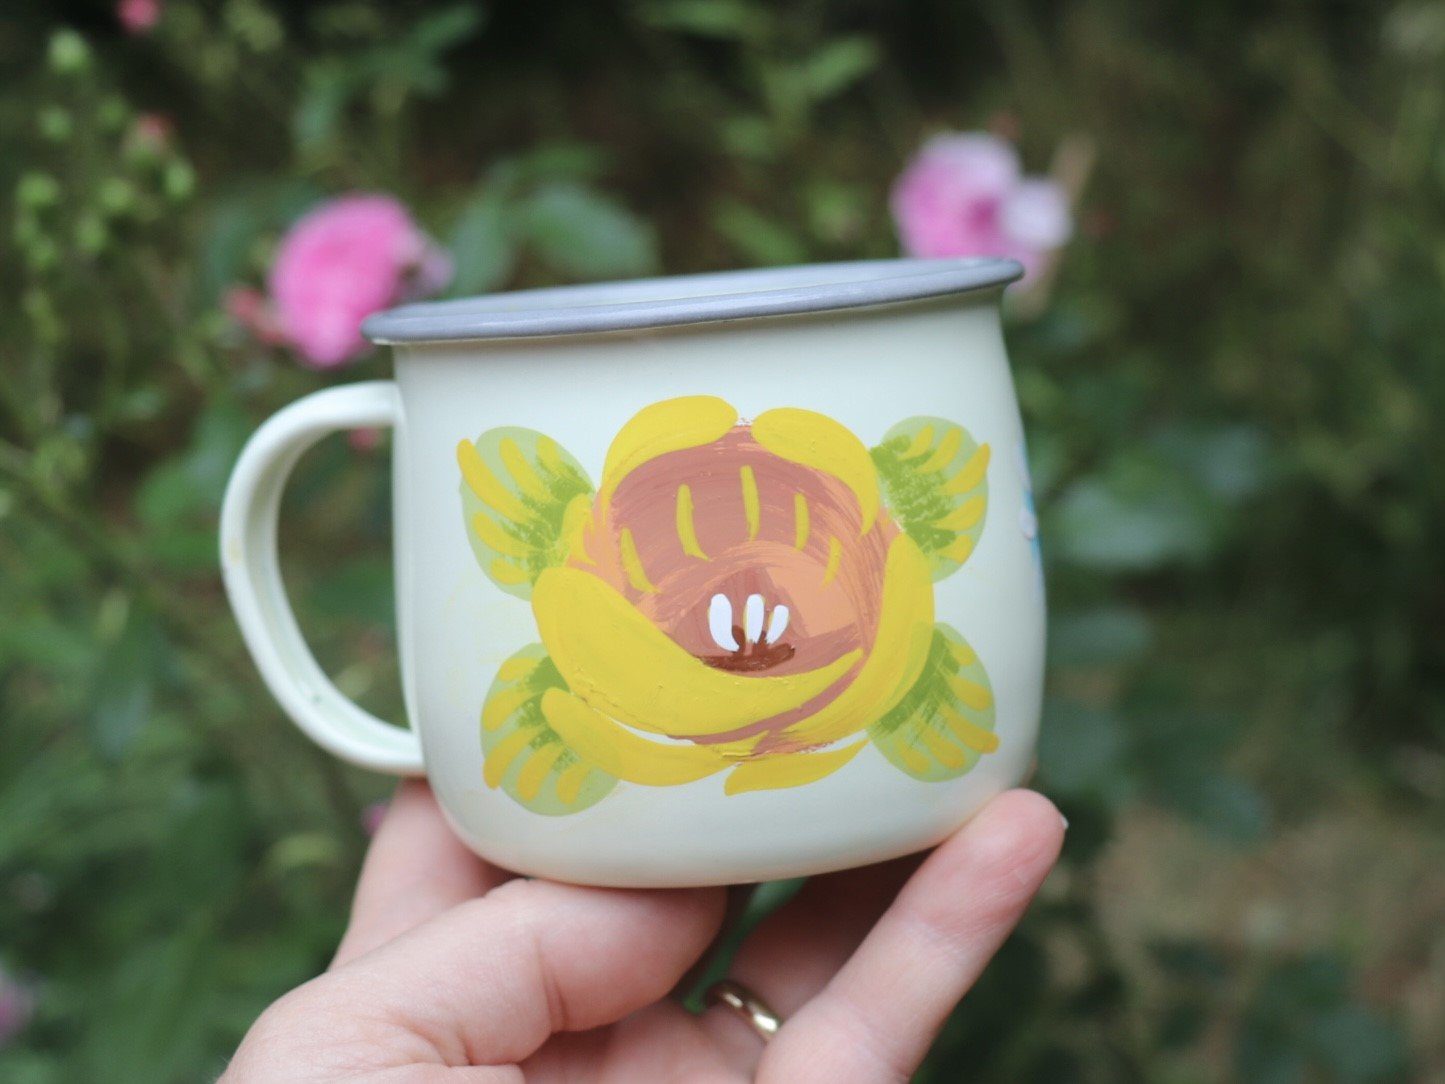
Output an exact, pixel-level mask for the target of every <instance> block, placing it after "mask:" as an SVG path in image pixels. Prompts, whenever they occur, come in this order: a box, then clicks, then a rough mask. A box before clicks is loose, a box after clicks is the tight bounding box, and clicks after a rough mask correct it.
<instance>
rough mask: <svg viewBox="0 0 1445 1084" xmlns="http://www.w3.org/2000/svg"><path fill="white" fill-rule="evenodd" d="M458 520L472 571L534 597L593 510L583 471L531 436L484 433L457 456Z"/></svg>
mask: <svg viewBox="0 0 1445 1084" xmlns="http://www.w3.org/2000/svg"><path fill="white" fill-rule="evenodd" d="M457 452H458V462H459V465H460V467H461V471H462V481H461V495H462V516H463V523H464V525H465V527H466V532H467V538H468V540H469V541H470V542H471V545H472V553H474V554H475V555H476V558H477V563H478V564H479V565H481V567H482V571H483V572H485V573H486V574H487V576H488V577H489V578H490V579H491V581H492V582H493V583H495V584H496V585H497V586H498V587H500V588H501V589H502V590H503V591H506V592H507V593H508V594H512V595H516V596H517V597H518V598H531V597H532V584H534V583H535V582H536V581H537V577H538V576H540V575H541V574H542V572H543V570H544V569H548V568H552V567H554V566H556V565H560V564H562V562H564V561H565V560H566V559H567V549H568V540H569V539H570V538H571V537H572V532H573V529H574V528H575V527H576V525H577V523H578V521H579V519H580V518H581V517H583V516H585V515H586V513H587V511H588V510H589V509H590V507H591V504H592V494H593V489H592V481H591V479H589V478H588V477H587V472H586V471H585V470H583V469H582V465H581V464H580V463H578V462H577V460H575V459H573V458H572V456H571V455H570V454H569V453H568V452H567V450H566V449H565V448H563V447H562V446H561V445H559V444H558V443H557V442H556V441H554V440H552V439H551V438H550V437H548V436H546V435H544V434H542V433H538V432H536V431H535V430H532V429H521V428H517V427H515V426H507V427H504V428H500V429H489V430H487V431H486V432H485V433H483V434H482V435H481V436H479V437H478V438H477V439H476V440H475V441H472V442H471V450H470V451H468V450H467V447H466V442H463V446H462V447H461V448H459V449H458V450H457Z"/></svg>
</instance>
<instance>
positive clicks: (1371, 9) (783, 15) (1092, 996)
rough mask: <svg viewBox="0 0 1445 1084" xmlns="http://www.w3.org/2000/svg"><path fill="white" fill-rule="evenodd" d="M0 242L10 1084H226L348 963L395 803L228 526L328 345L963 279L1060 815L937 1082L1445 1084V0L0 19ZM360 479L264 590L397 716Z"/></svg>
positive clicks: (20, 9) (379, 534)
mask: <svg viewBox="0 0 1445 1084" xmlns="http://www.w3.org/2000/svg"><path fill="white" fill-rule="evenodd" d="M357 192H363V193H370V194H373V195H374V196H377V197H379V199H378V200H376V201H374V202H372V203H370V204H368V205H367V206H368V207H369V208H370V216H369V217H368V215H365V214H363V215H360V216H359V217H360V219H362V220H364V221H363V224H361V225H358V224H357V220H358V215H357V214H356V213H355V212H356V205H355V204H354V203H351V202H349V201H348V199H347V197H348V194H352V193H357ZM380 197H384V198H380ZM338 199H340V201H341V202H339V203H338V202H336V201H337V200H338ZM0 203H3V218H4V230H3V233H0V299H3V300H0V1079H3V1080H4V1081H7V1082H16V1084H49V1082H52V1081H54V1082H61V1081H82V1080H96V1079H106V1080H110V1081H132V1080H134V1081H146V1082H162V1084H164V1082H170V1081H194V1080H200V1079H206V1078H207V1077H208V1074H214V1073H216V1072H218V1071H219V1070H220V1068H221V1067H222V1066H223V1065H224V1062H225V1058H226V1056H227V1054H228V1053H229V1051H230V1050H231V1049H233V1047H234V1045H235V1044H236V1042H237V1041H238V1039H239V1037H240V1035H241V1034H242V1032H243V1031H244V1030H245V1028H246V1027H247V1025H248V1024H249V1023H250V1021H251V1020H252V1019H253V1018H254V1017H255V1015H256V1014H257V1013H258V1012H259V1011H260V1009H261V1008H262V1007H263V1006H264V1005H266V1004H267V1003H268V1002H269V1001H270V1000H272V999H273V998H275V997H276V996H277V995H278V994H280V993H281V992H282V991H284V990H286V989H287V988H289V987H291V986H293V985H295V984H297V983H299V982H300V981H302V980H303V979H305V978H307V977H308V976H310V975H312V974H313V973H315V972H316V971H317V970H318V969H320V968H322V967H323V966H324V965H325V963H326V961H327V959H328V957H329V954H330V952H331V950H332V948H333V946H334V944H335V942H336V939H337V936H338V933H339V930H340V927H341V924H342V922H343V920H344V916H345V914H346V909H347V904H348V899H349V893H350V888H351V885H352V881H353V878H354V876H355V872H356V869H357V864H358V861H359V857H360V854H361V852H362V850H363V848H364V846H365V842H366V828H367V823H368V820H369V818H370V817H372V816H374V810H373V811H372V812H370V813H369V812H368V807H369V805H370V803H373V802H375V801H376V800H378V799H379V798H382V797H383V796H384V795H385V794H386V792H387V790H388V787H389V784H388V782H387V781H386V780H383V779H379V778H375V777H371V776H366V775H363V774H361V773H355V772H352V771H350V770H349V769H346V768H343V767H341V766H339V765H338V764H337V763H335V762H333V761H332V760H330V759H329V758H328V757H327V756H326V755H325V754H323V753H321V752H320V751H319V750H317V749H315V748H313V747H312V746H311V745H310V744H309V743H307V742H306V740H305V739H303V738H302V737H301V736H300V734H299V733H298V732H296V731H294V730H293V729H292V727H291V726H290V724H289V723H288V722H287V721H286V720H285V719H284V718H283V717H282V715H281V714H280V712H279V710H278V709H277V707H276V705H275V704H274V703H273V702H272V700H271V698H270V697H269V696H268V695H267V694H266V693H265V692H264V690H263V689H262V688H261V686H260V684H259V682H258V680H257V678H256V676H255V674H254V672H253V669H252V667H251V665H250V663H249V661H248V659H247V658H246V657H245V655H244V653H243V649H242V646H241V643H240V640H239V638H238V635H237V633H236V630H235V628H234V626H233V624H232V621H231V619H230V616H229V614H228V612H227V609H226V605H225V602H224V600H223V598H222V594H221V588H220V583H219V579H218V575H217V569H216V558H215V549H216V546H215V537H214V535H215V521H216V515H217V508H218V503H219V498H220V494H221V489H222V485H223V483H224V481H225V478H226V475H227V471H228V469H229V467H230V465H231V463H232V462H233V461H234V459H235V457H236V455H237V452H238V450H239V448H240V445H241V443H242V441H243V440H244V439H245V437H246V436H247V434H248V433H249V432H250V431H251V430H252V429H253V428H254V427H255V426H256V425H257V424H258V423H259V422H260V421H261V419H263V418H264V417H266V416H267V415H268V414H270V413H271V412H272V411H273V410H275V409H276V408H278V407H279V406H281V405H282V404H284V403H286V402H288V401H290V400H292V399H294V398H296V397H297V396H299V395H301V394H304V393H305V392H308V391H311V390H314V389H316V388H319V387H322V386H325V385H329V384H335V383H337V382H341V381H349V380H355V379H368V378H377V377H384V376H386V375H388V373H389V360H388V359H387V357H385V356H384V355H382V354H379V353H373V352H368V351H367V350H365V349H364V347H363V346H362V344H361V343H360V341H359V340H357V339H356V337H355V334H354V325H355V321H356V319H358V318H359V315H360V314H358V313H355V312H352V313H349V314H348V312H347V311H346V305H348V304H350V305H353V306H354V305H358V304H361V302H360V301H357V300H355V299H357V298H360V299H362V301H366V300H367V299H371V300H372V302H375V303H376V304H384V303H387V302H389V301H392V300H396V299H398V298H400V297H402V296H415V295H419V294H438V293H440V294H447V295H458V294H468V293H475V292H480V291H490V290H497V289H507V288H514V287H519V286H526V285H535V284H545V283H552V282H568V281H578V280H583V279H595V278H617V277H627V276H633V275H638V274H645V273H651V272H668V273H671V272H685V271H695V270H706V269H714V268H725V267H741V266H753V265H762V264H775V263H790V262H797V261H804V260H831V259H849V258H858V257H874V256H890V255H897V254H899V253H900V251H905V250H906V251H912V252H932V251H939V252H948V251H962V250H967V249H970V248H972V249H979V248H983V249H985V250H987V249H1007V250H1008V251H1011V252H1015V253H1016V254H1018V255H1021V256H1023V257H1025V258H1026V260H1027V261H1028V262H1029V263H1030V267H1031V275H1030V280H1029V281H1028V282H1027V283H1025V284H1024V285H1023V286H1022V287H1019V288H1015V290H1014V291H1012V292H1011V296H1010V298H1009V300H1008V309H1009V312H1008V325H1009V326H1008V336H1009V340H1010V347H1011V353H1012V356H1013V360H1014V365H1015V372H1016V379H1017V383H1018V390H1019V395H1020V398H1021V401H1022V404H1023V410H1024V413H1025V416H1026V421H1027V423H1028V426H1029V431H1030V454H1031V457H1032V460H1033V468H1034V474H1035V485H1036V499H1037V504H1038V509H1039V516H1040V520H1041V524H1042V529H1041V537H1042V543H1043V552H1044V554H1045V558H1046V562H1047V568H1048V579H1049V590H1050V602H1051V627H1052V631H1051V637H1050V677H1049V693H1048V704H1047V714H1046V718H1045V721H1044V732H1043V740H1042V748H1041V751H1040V774H1039V778H1038V785H1040V786H1041V787H1042V788H1043V789H1044V790H1045V791H1047V792H1048V793H1049V794H1051V795H1052V796H1053V797H1054V798H1055V799H1056V800H1057V801H1058V802H1059V803H1060V804H1061V806H1062V807H1063V808H1064V810H1065V811H1066V813H1067V814H1068V816H1069V819H1070V821H1071V822H1072V828H1071V830H1070V832H1069V839H1068V844H1067V850H1066V854H1065V860H1064V863H1063V865H1062V867H1061V868H1060V870H1059V871H1058V873H1057V874H1056V875H1055V876H1054V877H1053V878H1052V879H1051V881H1050V883H1049V884H1048V886H1047V887H1046V889H1045V891H1044V894H1043V897H1042V899H1041V901H1040V904H1039V905H1038V906H1037V907H1036V908H1035V909H1034V911H1033V912H1032V913H1031V915H1030V917H1029V919H1028V920H1027V922H1026V923H1025V925H1024V927H1023V929H1022V930H1021V931H1020V933H1019V934H1018V935H1017V936H1016V937H1015V938H1014V939H1013V940H1012V941H1011V942H1010V943H1009V944H1008V945H1007V947H1006V948H1005V949H1004V950H1003V952H1002V954H1001V955H1000V957H999V959H998V961H997V963H996V965H995V966H994V967H993V968H992V969H991V970H990V971H989V972H988V974H987V976H986V978H985V979H984V981H983V982H982V984H981V985H980V987H979V988H978V989H977V990H976V991H975V992H974V993H973V994H972V995H970V997H969V998H968V1000H967V1001H966V1002H965V1003H964V1005H963V1006H962V1007H961V1008H960V1009H959V1011H958V1012H957V1013H956V1014H955V1016H954V1018H953V1020H952V1021H951V1022H950V1023H949V1025H948V1027H947V1029H946V1030H945V1032H944V1034H943V1036H942V1038H941V1040H940V1042H939V1044H938V1046H937V1049H936V1051H935V1054H934V1056H933V1058H932V1060H931V1062H930V1063H929V1066H928V1068H927V1069H926V1071H925V1072H924V1073H923V1074H922V1077H921V1079H923V1080H925V1081H958V1080H965V1079H966V1080H970V1081H1049V1082H1060V1081H1133V1080H1148V1081H1178V1082H1190V1081H1215V1080H1244V1081H1264V1082H1280V1084H1290V1082H1306V1081H1391V1080H1421V1081H1429V1080H1433V1081H1445V1026H1442V1022H1445V932H1442V931H1445V833H1442V831H1441V828H1442V825H1445V742H1442V739H1445V634H1442V623H1445V431H1442V428H1441V426H1440V425H1439V423H1438V420H1439V418H1440V416H1441V414H1442V413H1445V291H1442V287H1445V3H1442V2H1440V0H1390V2H1380V3H1369V4H1367V3H1358V4H1350V3H1335V4H1313V3H1307V2H1304V0H1295V2H1280V3H1242V2H1232V0H1231V2H1221V3H1207V4H1200V3H1196V2H1194V0H1149V2H1143V0H1074V2H1057V0H1054V2H1051V0H1013V2H1005V0H986V2H980V3H973V2H970V3H958V2H955V0H915V2H912V3H908V4H889V3H885V2H882V0H836V2H832V3H824V2H821V0H816V2H796V3H786V4H784V3H775V2H769V0H549V2H548V3H545V4H543V3H521V2H501V0H498V2H495V3H490V4H482V3H456V2H454V0H431V2H427V3H413V4H408V5H388V4H383V3H379V2H375V3H367V2H357V0H339V2H325V3H301V2H300V0H295V2H291V3H282V2H277V0H209V2H205V3H189V2H181V0H122V2H121V3H119V4H114V3H110V2H100V0H97V2H92V3H80V2H57V3H28V4H27V3H20V2H15V3H9V4H7V5H6V6H5V10H4V12H3V14H0ZM368 222H369V223H370V224H369V225H367V224H365V223H368ZM328 231H331V232H330V233H328ZM388 231H389V232H388ZM327 237H331V239H332V241H333V242H334V243H330V244H328V243H325V242H326V238H327ZM318 238H320V240H319V241H318ZM308 239H309V240H310V242H312V243H311V244H310V245H309V247H308V243H307V242H308ZM287 253H290V256H289V257H288V256H287ZM318 253H319V255H318ZM328 253H329V254H330V255H327V254H328ZM286 259H290V260H291V265H292V266H293V267H294V266H300V267H301V268H302V269H303V270H305V269H307V268H310V269H311V270H312V271H313V272H314V273H315V276H318V278H317V279H316V281H323V280H324V282H327V283H335V284H339V285H337V286H336V290H335V291H334V296H333V295H327V296H330V297H331V301H330V302H329V304H331V305H332V306H333V308H332V309H325V306H324V305H322V307H321V308H312V309H307V308H306V307H305V306H304V305H303V306H302V307H301V309H300V310H299V315H298V309H297V301H296V297H295V295H294V290H293V291H292V293H291V294H288V289H291V287H288V285H287V283H288V282H289V281H291V278H288V276H286V275H282V274H280V273H279V271H278V268H279V267H280V266H281V264H282V263H283V262H284V261H285V260H286ZM308 260H311V261H314V262H313V263H309V264H308V262H307V261H308ZM297 261H299V263H297ZM328 261H330V262H328ZM327 276H330V277H327ZM304 277H305V276H304V275H303V278H304ZM292 278H294V276H292ZM293 285H294V284H293ZM323 293H324V291H323ZM348 298H349V299H351V300H350V301H348V300H346V299H348ZM323 300H324V299H323ZM318 304H321V303H319V302H318ZM323 310H324V311H325V312H326V313H327V314H328V319H329V318H330V317H332V316H334V317H335V319H336V320H337V321H340V323H330V324H327V325H326V326H325V327H319V326H314V325H308V324H307V322H306V321H307V316H306V313H307V312H308V311H309V312H322V311H323ZM333 310H334V311H333ZM346 320H350V323H349V324H347V323H346V322H345V321H346ZM338 327H339V328H340V330H339V331H338V330H337V328H338ZM387 465H388V455H387V449H386V436H385V434H375V433H366V432H362V433H357V434H352V435H351V437H350V438H349V439H348V438H345V437H338V438H335V439H333V440H331V441H329V442H328V443H326V444H325V445H323V446H322V447H321V448H320V449H318V450H317V451H316V452H314V453H312V454H310V455H308V457H307V458H306V459H305V460H304V461H303V462H302V464H301V467H300V469H299V472H298V476H297V478H296V480H295V483H294V484H293V486H292V489H291V492H290V494H289V502H288V506H287V510H286V513H285V515H284V517H283V519H284V523H285V529H284V531H283V539H282V549H283V552H284V554H285V555H286V572H287V576H288V583H289V585H290V588H291V591H292V597H293V600H294V602H295V604H296V607H297V610H298V612H299V614H300V617H301V620H302V624H303V626H304V627H305V628H306V630H307V632H308V634H309V635H310V636H311V638H312V640H313V643H314V644H315V645H316V647H317V651H318V655H319V657H320V658H321V659H322V661H323V663H324V664H325V665H327V667H328V668H329V670H330V672H331V673H332V674H334V675H335V677H336V680H337V681H338V683H339V684H340V685H341V687H342V688H343V689H344V690H345V691H347V692H348V693H350V694H352V695H354V696H356V697H357V698H359V699H360V700H361V701H362V702H363V703H364V704H366V705H367V706H368V707H369V708H371V709H372V710H374V711H376V712H378V713H380V714H383V715H387V716H390V717H393V718H399V717H400V706H399V687H398V678H397V668H396V661H395V653H394V648H393V645H392V604H391V591H392V587H391V574H390V559H391V558H390V543H389V530H388V517H389V507H388V487H389V478H388V469H387Z"/></svg>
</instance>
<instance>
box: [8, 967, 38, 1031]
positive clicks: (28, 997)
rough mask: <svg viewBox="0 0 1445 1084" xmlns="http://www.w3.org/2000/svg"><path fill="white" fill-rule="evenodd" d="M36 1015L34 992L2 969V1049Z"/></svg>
mask: <svg viewBox="0 0 1445 1084" xmlns="http://www.w3.org/2000/svg"><path fill="white" fill-rule="evenodd" d="M34 1014H35V994H34V992H33V991H32V990H31V989H30V987H29V986H27V985H25V984H24V983H22V982H20V981H19V980H18V979H15V978H13V977H11V976H10V975H9V974H8V973H7V972H6V971H5V969H4V968H3V967H0V1047H3V1046H5V1044H6V1043H8V1042H9V1041H10V1040H11V1039H13V1038H14V1037H15V1036H16V1035H18V1034H20V1032H21V1031H23V1030H24V1029H25V1026H26V1025H27V1024H29V1023H30V1018H31V1017H32V1016H33V1015H34Z"/></svg>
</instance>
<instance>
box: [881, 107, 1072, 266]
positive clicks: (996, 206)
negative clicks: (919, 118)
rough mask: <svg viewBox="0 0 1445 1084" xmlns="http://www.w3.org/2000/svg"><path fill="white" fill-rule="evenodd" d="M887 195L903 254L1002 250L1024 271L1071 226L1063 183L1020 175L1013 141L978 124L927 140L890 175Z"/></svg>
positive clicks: (981, 253)
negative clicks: (973, 128) (902, 167)
mask: <svg viewBox="0 0 1445 1084" xmlns="http://www.w3.org/2000/svg"><path fill="white" fill-rule="evenodd" d="M891 203H892V208H893V218H894V221H895V222H896V223H897V225H898V235H899V239H900V240H901V242H902V244H903V248H904V250H905V251H906V252H907V253H908V254H909V255H910V256H923V257H938V256H1007V257H1009V258H1011V259H1015V260H1018V261H1019V263H1021V264H1023V265H1024V270H1025V275H1026V278H1027V277H1031V276H1032V275H1034V274H1036V273H1037V272H1038V270H1039V269H1040V268H1042V267H1043V265H1044V264H1045V263H1046V262H1047V260H1048V258H1049V257H1050V255H1051V254H1052V253H1053V252H1054V250H1056V249H1057V248H1058V247H1059V246H1060V245H1062V244H1063V243H1064V242H1065V241H1067V240H1068V239H1069V236H1070V234H1071V233H1072V232H1073V219H1072V216H1071V215H1070V213H1069V204H1068V199H1067V197H1066V196H1065V194H1064V191H1063V189H1062V188H1060V186H1059V185H1058V184H1056V183H1055V182H1053V181H1051V180H1047V179H1045V178H1036V177H1025V176H1024V175H1023V171H1022V169H1021V168H1020V166H1019V157H1018V152H1017V151H1016V150H1015V149H1014V147H1013V145H1012V144H1010V143H1008V142H1007V141H1005V140H1003V139H1000V138H998V137H997V136H994V135H990V134H988V133H986V132H969V133H952V134H948V135H940V136H935V137H934V138H933V139H931V140H929V141H928V142H927V143H926V144H924V146H923V149H922V150H920V151H919V152H918V155H917V156H916V157H915V158H914V159H913V161H912V162H910V163H909V164H908V167H907V168H906V169H905V170H904V171H903V173H902V174H900V175H899V177H898V180H897V181H896V182H895V183H894V186H893V193H892V200H891Z"/></svg>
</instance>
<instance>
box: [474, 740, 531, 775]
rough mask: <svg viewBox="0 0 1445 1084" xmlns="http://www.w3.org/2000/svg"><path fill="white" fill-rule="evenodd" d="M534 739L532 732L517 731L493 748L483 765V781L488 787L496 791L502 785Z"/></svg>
mask: <svg viewBox="0 0 1445 1084" xmlns="http://www.w3.org/2000/svg"><path fill="white" fill-rule="evenodd" d="M532 738H533V734H532V732H531V731H530V730H522V729H517V730H514V731H513V732H512V733H510V734H508V735H507V736H506V737H505V738H503V739H502V740H501V741H499V742H497V744H496V745H494V746H493V747H492V751H491V752H490V753H488V754H487V761H486V763H485V764H483V765H482V779H483V780H484V781H485V782H486V784H487V786H489V787H491V788H492V789H493V790H495V789H496V788H497V787H500V786H501V785H502V780H503V779H504V778H506V775H507V769H508V768H510V767H511V766H512V762H513V761H515V760H516V759H517V757H518V756H520V755H521V753H522V750H523V749H525V748H527V746H529V745H531V744H532Z"/></svg>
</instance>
